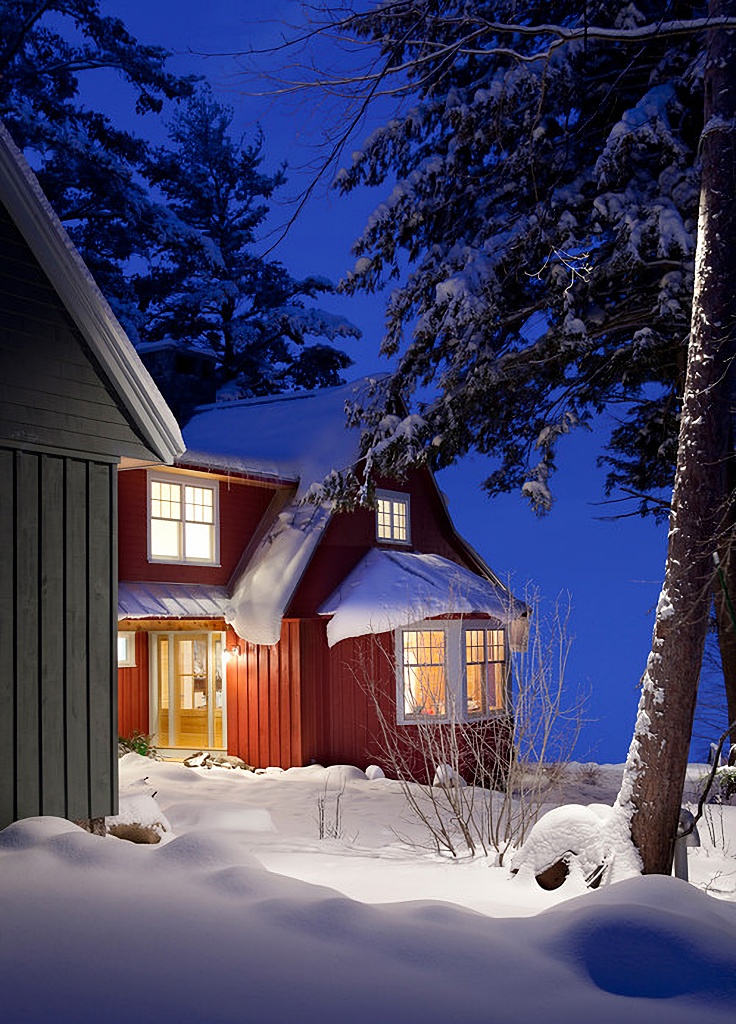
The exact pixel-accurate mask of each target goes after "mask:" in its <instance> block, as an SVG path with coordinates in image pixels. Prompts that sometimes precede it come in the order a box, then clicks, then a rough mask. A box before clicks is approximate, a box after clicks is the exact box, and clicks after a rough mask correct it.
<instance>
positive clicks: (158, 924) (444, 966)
mask: <svg viewBox="0 0 736 1024" xmlns="http://www.w3.org/2000/svg"><path fill="white" fill-rule="evenodd" d="M700 774H702V770H700V769H694V770H693V773H692V777H693V778H696V777H697V776H698V775H700ZM620 776H621V768H620V767H618V768H616V767H610V766H577V765H573V766H570V767H568V769H567V771H566V773H565V777H564V779H563V780H562V782H561V784H560V785H559V786H557V788H555V789H554V790H552V789H550V791H549V801H550V804H558V803H561V802H564V803H573V802H574V803H578V804H588V803H605V802H610V801H611V800H612V798H613V796H614V795H615V791H616V787H617V785H618V782H619V780H620ZM154 793H155V794H156V795H155V800H154V799H153V797H152V794H154ZM121 794H122V802H121V815H120V817H121V819H128V820H141V819H144V820H148V821H153V820H160V821H161V822H162V823H163V824H164V825H167V826H168V831H166V832H165V833H164V841H163V842H162V843H161V844H160V845H159V846H134V845H133V844H130V843H127V842H124V841H122V840H119V839H116V838H114V837H112V836H106V837H104V838H102V837H98V836H93V835H89V834H87V833H86V832H83V831H82V830H81V829H79V828H77V827H76V826H75V825H73V824H71V823H70V822H66V821H63V820H61V819H58V818H35V819H29V820H27V821H24V822H20V823H16V824H15V825H12V826H10V827H9V828H7V829H5V830H4V831H3V832H0V906H2V929H1V931H0V944H1V947H2V956H1V958H0V992H1V993H2V996H1V997H0V1005H1V1006H2V1012H1V1014H0V1019H2V1021H3V1024H20V1022H23V1024H37V1022H47V1021H48V1022H49V1024H52V1022H53V1024H65V1022H72V1021H74V1022H75V1024H76V1022H79V1024H87V1022H90V1024H91V1022H95V1024H99V1022H110V1024H117V1022H118V1021H120V1022H122V1021H126V1022H128V1021H131V1020H135V1021H136V1022H140V1024H145V1022H148V1021H151V1022H153V1021H156V1022H168V1021H172V1022H174V1021H176V1022H182V1024H187V1022H199V1021H201V1022H203V1024H204V1022H206V1024H219V1022H222V1024H225V1022H227V1024H235V1022H248V1021H258V1022H262V1024H269V1022H291V1021H295V1022H296V1021H300V1022H308V1024H311V1022H315V1024H316V1022H318V1021H319V1022H320V1024H333V1022H334V1024H338V1022H339V1024H345V1022H348V1021H349V1022H351V1024H364V1022H365V1024H368V1022H370V1024H379V1022H381V1024H383V1022H391V1021H397V1022H398V1021H401V1022H412V1021H417V1022H427V1024H429V1022H435V1021H436V1022H440V1021H441V1022H443V1024H446V1022H451V1021H463V1022H475V1021H478V1022H480V1021H488V1022H495V1021H499V1022H500V1021H503V1022H504V1024H517V1022H518V1024H521V1022H531V1021H536V1020H542V1019H543V1020H545V1022H546V1024H563V1022H564V1024H576V1022H578V1021H580V1022H583V1021H585V1022H586V1024H587V1022H592V1021H595V1022H597V1024H620V1022H623V1021H626V1022H631V1024H638V1022H640V1021H641V1022H642V1024H644V1022H649V1024H660V1022H661V1024H664V1022H667V1024H685V1022H687V1024H690V1022H694V1021H697V1022H699V1024H711V1022H713V1024H715V1022H726V1021H731V1020H733V1013H734V1010H733V1006H734V1000H736V902H735V901H736V862H735V861H734V859H733V843H734V841H736V808H730V807H728V806H726V807H716V808H712V809H711V810H710V811H709V812H708V813H709V821H710V824H709V825H706V824H705V823H701V838H702V840H703V846H702V847H701V848H700V849H699V850H694V851H691V854H690V871H691V879H692V880H693V882H694V883H695V884H694V885H689V884H687V883H685V882H682V881H680V880H677V879H669V878H661V877H648V878H641V877H634V878H630V879H627V880H624V881H620V882H616V883H614V884H612V885H607V886H604V887H602V888H601V889H599V890H597V891H595V892H590V891H586V890H584V888H583V885H582V882H581V881H580V879H579V878H575V877H571V878H570V879H568V881H567V882H566V883H565V885H563V886H562V888H561V889H558V890H556V891H554V892H544V891H543V890H541V889H540V888H539V887H538V886H537V884H536V882H535V881H534V879H533V877H532V876H531V875H530V874H529V873H525V872H521V873H520V874H519V875H517V876H516V877H513V876H512V875H511V874H510V872H509V869H508V867H507V866H506V867H496V866H493V864H492V862H491V861H490V860H488V859H485V858H475V859H464V860H463V859H461V860H455V861H453V860H452V859H447V858H442V857H439V856H438V855H437V854H435V853H432V852H431V851H430V850H429V849H427V848H426V846H425V837H424V835H423V833H422V831H421V829H420V828H419V826H418V825H417V824H416V823H415V822H414V821H412V820H411V819H410V818H409V817H408V815H407V811H406V808H405V804H404V799H403V797H402V794H401V791H400V787H399V786H398V784H397V783H395V782H392V781H390V780H386V779H375V780H373V781H368V780H367V779H366V777H365V775H364V774H363V773H362V772H359V771H358V770H357V769H354V768H347V767H339V768H332V769H323V768H320V767H318V766H314V767H310V768H303V769H292V770H290V771H288V772H279V771H274V772H269V773H267V774H263V775H252V774H250V773H245V772H242V771H238V770H228V769H210V770H207V769H204V768H199V769H189V768H185V767H184V766H183V765H180V764H174V763H167V762H155V761H151V760H148V759H145V758H142V757H139V756H138V755H135V754H129V755H127V756H126V757H125V758H124V759H123V760H122V762H121ZM338 796H339V810H340V814H339V817H338V816H337V814H336V808H337V806H338V803H337V800H338ZM320 801H323V802H324V808H325V816H324V821H325V824H326V831H327V832H328V833H329V832H335V833H337V834H338V836H337V838H325V839H320V838H319V827H318V805H319V803H320ZM397 832H398V833H399V834H400V835H401V836H402V839H399V838H398V836H397ZM407 840H408V841H407Z"/></svg>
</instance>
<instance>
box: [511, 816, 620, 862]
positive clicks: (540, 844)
mask: <svg viewBox="0 0 736 1024" xmlns="http://www.w3.org/2000/svg"><path fill="white" fill-rule="evenodd" d="M612 813H613V809H612V808H611V807H608V806H606V805H604V804H590V805H588V806H583V805H582V804H567V805H566V806H564V807H555V808H553V809H552V810H551V811H548V812H547V813H546V814H545V815H543V816H542V817H541V818H540V819H539V821H538V822H537V823H536V824H535V825H534V827H533V828H532V830H531V832H530V833H529V838H528V839H527V840H526V842H525V843H524V845H523V846H522V848H521V849H520V850H519V851H518V852H517V853H516V854H515V855H514V857H513V860H512V865H511V866H512V870H513V871H514V872H521V873H524V874H533V875H534V876H535V877H537V876H539V875H542V874H543V873H544V872H546V871H548V870H549V869H550V868H551V867H552V866H553V865H555V864H557V863H559V862H560V861H564V862H565V863H566V864H567V865H568V866H569V865H570V864H572V863H573V861H574V862H575V863H576V867H577V868H578V869H579V871H580V872H581V873H582V876H583V878H585V879H588V878H594V877H596V876H597V875H598V874H599V873H600V870H601V869H602V868H603V866H604V865H605V864H606V863H607V862H608V861H609V859H610V855H611V850H610V846H609V844H608V843H607V841H606V834H605V829H604V825H605V824H606V822H607V821H608V820H609V819H610V817H611V815H612Z"/></svg>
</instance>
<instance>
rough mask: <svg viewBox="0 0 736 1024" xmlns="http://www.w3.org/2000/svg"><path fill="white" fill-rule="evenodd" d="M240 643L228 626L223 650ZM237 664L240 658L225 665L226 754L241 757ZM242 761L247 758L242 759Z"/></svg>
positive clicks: (232, 659)
mask: <svg viewBox="0 0 736 1024" xmlns="http://www.w3.org/2000/svg"><path fill="white" fill-rule="evenodd" d="M241 642H242V641H241V640H240V638H239V637H238V635H237V633H236V632H235V630H234V629H233V628H232V626H228V627H227V630H226V632H225V648H226V650H228V651H231V650H232V648H233V647H234V646H235V645H236V644H238V643H241ZM239 664H240V658H239V657H236V656H233V657H228V659H227V662H226V664H225V701H226V707H227V752H228V754H235V755H236V757H243V755H242V754H241V753H240V751H241V749H242V747H243V743H242V740H241V710H240V686H239V674H238V670H239ZM243 760H244V761H245V760H247V758H245V757H243Z"/></svg>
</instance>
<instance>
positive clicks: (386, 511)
mask: <svg viewBox="0 0 736 1024" xmlns="http://www.w3.org/2000/svg"><path fill="white" fill-rule="evenodd" d="M376 516H377V522H378V538H379V540H390V539H391V502H390V501H387V500H386V498H379V499H378V505H377V508H376Z"/></svg>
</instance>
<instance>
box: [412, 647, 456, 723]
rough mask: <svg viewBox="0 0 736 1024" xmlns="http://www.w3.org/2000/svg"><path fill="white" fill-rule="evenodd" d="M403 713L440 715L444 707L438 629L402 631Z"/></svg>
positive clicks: (442, 655)
mask: <svg viewBox="0 0 736 1024" xmlns="http://www.w3.org/2000/svg"><path fill="white" fill-rule="evenodd" d="M403 661H404V666H403V684H404V715H405V716H406V717H411V718H417V717H420V716H421V717H424V716H428V715H444V714H445V710H446V678H445V634H444V632H442V631H441V630H428V629H422V630H418V629H407V630H404V631H403Z"/></svg>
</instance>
